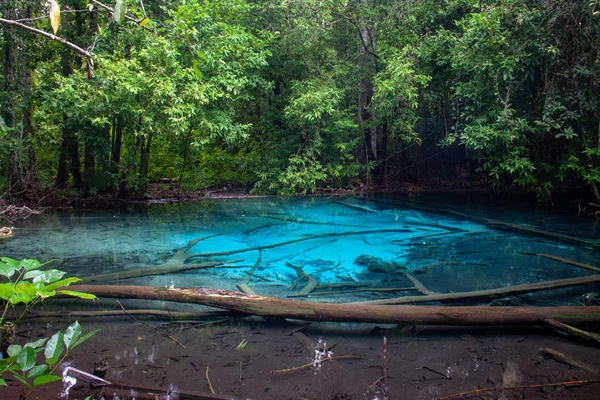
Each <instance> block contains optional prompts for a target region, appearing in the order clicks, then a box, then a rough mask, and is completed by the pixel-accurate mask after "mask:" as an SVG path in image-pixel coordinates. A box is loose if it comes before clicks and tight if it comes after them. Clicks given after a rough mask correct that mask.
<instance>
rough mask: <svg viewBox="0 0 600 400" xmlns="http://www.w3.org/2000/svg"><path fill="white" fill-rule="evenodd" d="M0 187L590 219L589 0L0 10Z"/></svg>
mask: <svg viewBox="0 0 600 400" xmlns="http://www.w3.org/2000/svg"><path fill="white" fill-rule="evenodd" d="M0 33H1V35H0V47H1V48H2V52H1V54H0V59H1V60H2V68H1V69H0V82H1V83H2V91H1V94H0V103H1V104H2V107H1V111H0V144H1V145H0V171H2V172H1V175H0V183H1V185H2V186H3V187H4V188H5V189H7V190H10V191H12V192H19V191H22V190H27V189H28V188H29V187H31V186H32V185H44V186H50V185H56V186H59V187H64V188H74V189H76V190H78V191H79V192H80V193H81V194H82V195H89V194H93V193H100V192H119V193H120V194H121V195H123V196H125V195H126V194H127V193H128V192H131V191H139V192H144V191H145V190H146V189H147V186H148V183H149V182H152V181H154V180H157V179H161V178H169V179H171V180H176V181H178V182H179V184H180V185H182V186H183V187H184V188H186V189H190V190H193V189H196V188H199V187H205V186H208V185H227V184H230V185H236V186H242V187H244V188H246V189H248V190H253V191H255V192H260V193H279V194H296V193H308V192H314V191H316V190H317V189H319V188H352V187H354V188H356V187H359V186H363V185H370V184H384V185H386V184H389V185H394V184H397V183H399V182H419V181H421V180H430V179H442V180H448V181H457V180H464V179H467V180H469V179H470V180H481V181H485V182H487V183H488V184H489V185H490V186H492V187H511V186H520V187H523V188H526V189H527V190H531V191H533V192H535V193H537V194H538V196H539V198H540V199H542V200H548V201H552V195H553V193H556V192H560V191H563V190H573V189H574V188H576V189H582V190H585V191H587V193H588V194H589V195H590V196H594V197H595V201H596V202H597V203H599V204H600V189H599V185H600V115H599V109H598V95H597V93H599V92H600V91H599V89H600V87H599V85H600V79H599V71H598V63H599V53H598V50H599V48H600V40H599V38H600V35H599V34H600V9H599V4H598V1H597V0H585V1H583V0H575V1H572V0H552V1H550V0H544V1H542V0H510V1H509V0H420V1H408V0H395V1H390V0H383V1H382V0H378V1H375V0H342V1H330V0H286V1H283V2H282V1H273V0H216V1H209V0H168V1H154V0H147V1H146V2H143V1H135V0H117V1H115V2H110V3H102V2H100V1H96V0H89V1H82V0H63V1H60V2H59V1H56V0H51V1H50V2H39V1H33V0H0Z"/></svg>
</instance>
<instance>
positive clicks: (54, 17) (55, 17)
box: [48, 0, 60, 35]
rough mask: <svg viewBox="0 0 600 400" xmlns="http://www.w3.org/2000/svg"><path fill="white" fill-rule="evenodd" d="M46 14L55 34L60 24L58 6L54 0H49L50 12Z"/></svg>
mask: <svg viewBox="0 0 600 400" xmlns="http://www.w3.org/2000/svg"><path fill="white" fill-rule="evenodd" d="M48 16H49V17H50V25H52V30H53V31H54V34H55V35H56V32H57V31H58V27H59V26H60V6H59V5H58V3H57V2H56V0H50V12H49V13H48Z"/></svg>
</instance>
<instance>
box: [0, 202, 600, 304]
mask: <svg viewBox="0 0 600 400" xmlns="http://www.w3.org/2000/svg"><path fill="white" fill-rule="evenodd" d="M475 200H476V201H473V199H468V198H467V199H465V198H454V197H453V196H451V195H447V196H440V195H436V196H431V197H430V198H426V197H422V198H419V199H409V198H405V197H398V196H378V197H375V198H353V197H347V198H340V197H335V198H292V199H279V198H261V199H220V200H203V201H198V202H193V203H183V204H151V205H148V206H137V207H134V206H129V208H127V209H121V210H118V209H115V210H111V211H72V210H67V211H48V212H46V213H44V214H42V215H39V216H32V217H30V218H28V219H27V220H24V221H19V222H17V223H15V224H14V228H15V229H14V234H13V237H12V238H10V239H8V240H2V241H0V255H3V256H9V257H13V258H37V259H39V260H42V261H45V260H49V259H53V258H57V259H59V261H58V262H57V263H56V264H54V266H53V267H54V268H59V269H63V270H66V271H67V272H69V273H70V274H72V275H77V276H80V277H85V276H90V275H96V274H100V273H107V272H115V271H123V270H130V269H137V268H140V269H141V268H148V267H152V266H158V265H160V264H161V263H164V262H165V260H168V259H169V257H170V256H171V255H172V254H173V250H174V249H176V248H181V247H184V246H186V244H187V243H188V241H190V240H193V239H196V238H199V237H204V236H209V235H216V234H219V236H215V237H212V238H209V239H206V240H203V241H200V242H199V243H197V244H196V245H195V246H194V247H193V248H192V249H191V250H190V251H189V252H188V254H189V255H193V254H202V253H211V252H224V251H230V250H241V249H248V248H253V247H256V246H265V245H273V244H278V243H282V242H286V241H291V240H294V239H301V238H308V237H310V236H311V235H313V236H317V237H315V238H311V239H307V240H302V241H298V242H295V243H291V244H287V245H282V246H278V247H274V248H269V249H265V250H263V251H262V260H261V263H260V268H259V269H258V270H257V271H255V274H256V275H258V276H260V277H262V278H263V279H259V278H256V277H253V278H252V280H251V282H250V286H251V287H252V288H253V289H255V290H256V291H257V292H258V293H259V294H265V295H274V296H280V297H284V296H286V295H287V294H290V293H296V292H298V290H300V289H301V287H302V284H301V285H299V286H298V287H297V288H295V289H293V291H292V290H290V287H291V286H292V285H293V282H294V281H295V280H296V279H297V276H296V273H295V271H294V270H293V269H291V268H290V267H288V266H286V262H291V263H293V264H295V265H299V266H302V267H303V270H304V271H305V272H306V273H308V274H310V275H311V276H313V277H315V278H316V279H318V280H319V281H320V282H321V283H332V282H343V281H354V280H359V281H362V280H368V281H377V282H379V283H374V284H373V285H374V286H377V287H406V286H410V284H409V285H407V284H406V280H404V281H403V280H402V279H403V278H402V277H401V276H399V275H398V274H395V273H383V272H374V271H371V270H368V269H367V268H366V267H365V266H364V265H357V263H355V260H356V259H357V257H359V256H361V255H369V256H373V257H377V258H379V259H381V260H383V261H384V262H395V263H397V265H398V266H402V267H404V268H405V269H406V270H408V271H410V272H413V273H414V274H415V276H416V277H417V278H418V279H419V280H420V281H421V282H422V283H423V284H424V285H425V286H426V287H427V288H429V289H430V290H434V291H437V292H440V293H449V292H463V291H472V290H479V289H491V288H498V287H504V286H510V285H516V284H523V283H534V282H541V281H547V280H554V279H563V278H570V277H576V276H585V275H591V274H593V272H592V271H587V270H584V269H581V268H578V267H575V266H572V265H567V264H564V263H561V262H557V261H554V260H550V259H547V258H543V257H539V256H536V255H532V253H546V254H552V255H555V256H559V257H563V258H567V259H570V260H574V261H578V262H581V263H586V264H590V265H593V266H600V251H598V249H597V248H593V247H590V246H585V245H578V244H572V243H565V242H563V241H559V240H554V239H551V238H547V237H540V236H537V235H531V234H527V233H524V232H520V231H517V230H511V229H506V228H502V229H500V228H499V227H497V226H494V225H489V224H485V223H481V222H478V221H477V220H473V219H472V218H469V217H470V216H485V217H486V218H492V219H495V220H502V221H506V222H510V223H513V224H521V225H525V226H530V227H537V228H540V229H543V230H548V231H551V232H557V233H561V234H566V235H569V236H574V237H581V238H584V239H586V240H590V241H597V240H598V239H599V238H600V227H599V226H598V224H597V223H596V222H595V221H594V220H591V219H587V218H583V217H582V218H579V217H577V216H569V215H563V214H551V213H549V212H547V211H539V210H538V211H536V210H524V209H522V207H517V208H515V207H510V206H506V205H498V204H493V203H489V202H485V201H482V200H481V199H475ZM348 204H352V205H355V206H356V205H358V206H360V207H363V208H362V209H361V208H359V207H351V206H348ZM440 204H443V207H440V206H439V205H440ZM448 211H451V212H450V213H448ZM452 212H454V213H452ZM457 212H458V213H463V214H465V215H460V214H457ZM329 234H336V235H335V236H328V235H329ZM318 235H321V236H318ZM258 255H259V253H258V251H246V252H241V253H237V254H232V255H229V256H219V257H212V258H206V257H201V256H200V257H195V258H194V259H193V260H190V261H193V262H204V261H206V260H208V259H211V260H219V261H224V262H225V263H226V265H227V266H228V267H235V266H238V267H237V268H211V269H203V270H194V271H187V272H185V273H179V274H172V275H167V276H154V277H143V278H136V279H130V280H127V281H125V280H123V281H121V282H118V281H117V282H111V283H112V284H119V283H121V284H147V285H164V286H166V285H174V286H175V287H217V288H220V289H229V290H235V287H236V284H238V283H239V282H240V281H241V280H242V279H243V278H244V277H245V276H246V271H248V270H249V268H250V267H251V266H252V265H254V264H255V262H256V261H257V258H258ZM594 290H595V288H594V287H591V286H588V287H579V288H569V289H561V290H555V291H550V292H541V293H537V294H535V295H521V296H518V297H513V298H508V299H504V300H502V302H501V303H497V304H515V305H524V304H534V305H556V304H585V302H586V298H585V297H584V295H586V294H589V293H592V292H594ZM412 294H414V292H397V293H369V292H359V293H350V294H348V293H346V294H344V295H343V296H335V295H329V296H316V297H315V298H314V299H315V300H319V301H352V300H369V299H381V298H386V297H396V296H400V295H412Z"/></svg>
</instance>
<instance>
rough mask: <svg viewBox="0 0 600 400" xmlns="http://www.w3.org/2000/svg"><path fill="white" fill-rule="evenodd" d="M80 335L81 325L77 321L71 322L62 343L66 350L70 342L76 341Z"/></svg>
mask: <svg viewBox="0 0 600 400" xmlns="http://www.w3.org/2000/svg"><path fill="white" fill-rule="evenodd" d="M80 335H81V325H79V321H75V322H73V323H72V324H71V325H70V326H69V327H68V328H67V330H66V331H65V334H64V337H63V339H64V341H65V347H66V348H67V349H68V348H69V347H71V342H73V341H76V340H77V339H78V338H79V336H80Z"/></svg>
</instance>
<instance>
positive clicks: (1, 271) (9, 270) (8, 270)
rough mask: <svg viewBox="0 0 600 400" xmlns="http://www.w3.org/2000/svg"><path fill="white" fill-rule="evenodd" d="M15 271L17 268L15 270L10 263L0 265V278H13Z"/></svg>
mask: <svg viewBox="0 0 600 400" xmlns="http://www.w3.org/2000/svg"><path fill="white" fill-rule="evenodd" d="M2 261H4V260H2ZM15 261H16V260H15ZM16 270H17V268H15V267H14V266H13V265H12V264H10V263H6V262H4V263H0V275H2V276H5V277H7V278H10V277H11V276H13V274H14V273H15V271H16Z"/></svg>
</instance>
